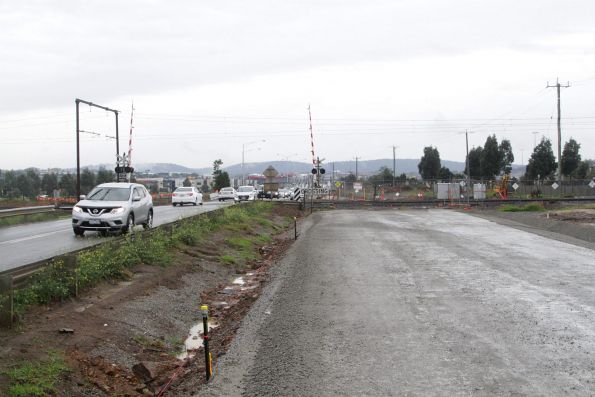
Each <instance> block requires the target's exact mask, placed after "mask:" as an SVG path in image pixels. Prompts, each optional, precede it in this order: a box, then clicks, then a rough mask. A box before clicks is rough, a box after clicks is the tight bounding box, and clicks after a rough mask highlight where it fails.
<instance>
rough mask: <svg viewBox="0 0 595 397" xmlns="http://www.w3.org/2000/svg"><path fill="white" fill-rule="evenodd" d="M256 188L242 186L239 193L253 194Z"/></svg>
mask: <svg viewBox="0 0 595 397" xmlns="http://www.w3.org/2000/svg"><path fill="white" fill-rule="evenodd" d="M253 190H254V188H253V187H252V186H241V187H240V188H239V189H238V191H239V192H251V191H253Z"/></svg>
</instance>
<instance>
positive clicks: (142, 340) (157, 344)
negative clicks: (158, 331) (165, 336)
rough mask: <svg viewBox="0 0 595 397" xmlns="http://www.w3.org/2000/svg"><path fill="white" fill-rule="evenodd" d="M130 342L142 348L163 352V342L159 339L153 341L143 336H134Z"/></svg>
mask: <svg viewBox="0 0 595 397" xmlns="http://www.w3.org/2000/svg"><path fill="white" fill-rule="evenodd" d="M132 340H134V341H135V342H136V343H138V344H139V345H141V346H142V347H144V348H149V347H151V348H154V349H158V350H165V342H163V341H162V340H159V339H154V338H151V337H148V336H145V335H135V336H134V337H133V338H132Z"/></svg>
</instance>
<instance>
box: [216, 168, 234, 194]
mask: <svg viewBox="0 0 595 397" xmlns="http://www.w3.org/2000/svg"><path fill="white" fill-rule="evenodd" d="M230 185H231V182H230V180H229V174H228V173H227V172H225V171H222V172H220V173H219V174H217V175H216V176H215V183H214V185H213V189H214V190H221V189H223V188H224V187H228V186H230Z"/></svg>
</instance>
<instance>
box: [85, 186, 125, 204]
mask: <svg viewBox="0 0 595 397" xmlns="http://www.w3.org/2000/svg"><path fill="white" fill-rule="evenodd" d="M129 198H130V189H129V188H126V187H97V188H95V189H93V191H92V192H91V193H89V196H88V197H87V200H96V201H128V199H129Z"/></svg>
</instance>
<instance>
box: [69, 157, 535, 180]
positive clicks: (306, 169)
mask: <svg viewBox="0 0 595 397" xmlns="http://www.w3.org/2000/svg"><path fill="white" fill-rule="evenodd" d="M333 163H334V169H335V172H337V173H340V174H348V173H349V172H353V173H355V160H348V161H335V162H332V161H331V162H325V163H324V164H323V165H322V166H323V167H324V168H325V169H326V171H327V172H328V173H330V172H332V169H333ZM418 163H419V159H397V160H396V168H397V175H399V174H401V173H403V172H404V173H405V174H407V175H417V174H418V170H417V164H418ZM269 165H272V166H273V167H275V169H276V170H277V171H278V172H279V173H280V174H287V173H295V174H308V173H310V171H311V170H312V164H311V163H304V162H297V161H262V162H258V163H246V164H244V169H243V170H242V165H241V164H232V165H230V166H228V167H223V169H224V170H225V171H227V172H228V173H229V175H230V176H231V177H238V176H241V175H242V174H245V175H248V174H262V172H263V171H264V170H265V169H266V168H267V167H268V166H269ZM442 166H444V167H447V168H449V169H450V170H451V171H452V172H455V173H456V172H463V171H464V170H465V163H463V162H461V161H450V160H442ZM102 167H103V168H106V169H113V164H95V165H90V166H83V168H89V169H90V170H93V171H97V170H98V169H99V168H102ZM381 167H387V168H388V169H390V170H392V168H393V159H392V158H390V159H377V160H362V161H358V164H357V168H358V173H359V174H360V175H366V176H369V175H373V174H375V173H377V172H378V170H379V169H380V168H381ZM134 168H135V170H136V171H137V172H145V171H147V170H149V171H150V172H151V173H154V174H160V173H165V174H168V173H177V174H191V173H196V174H199V175H208V174H210V173H211V171H212V168H210V167H204V168H191V167H186V166H183V165H180V164H175V163H140V164H135V165H134ZM64 171H68V172H76V169H75V168H69V169H65V170H64ZM524 172H525V167H524V166H521V165H519V164H513V166H512V176H516V177H519V176H521V175H522V174H523V173H524Z"/></svg>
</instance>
